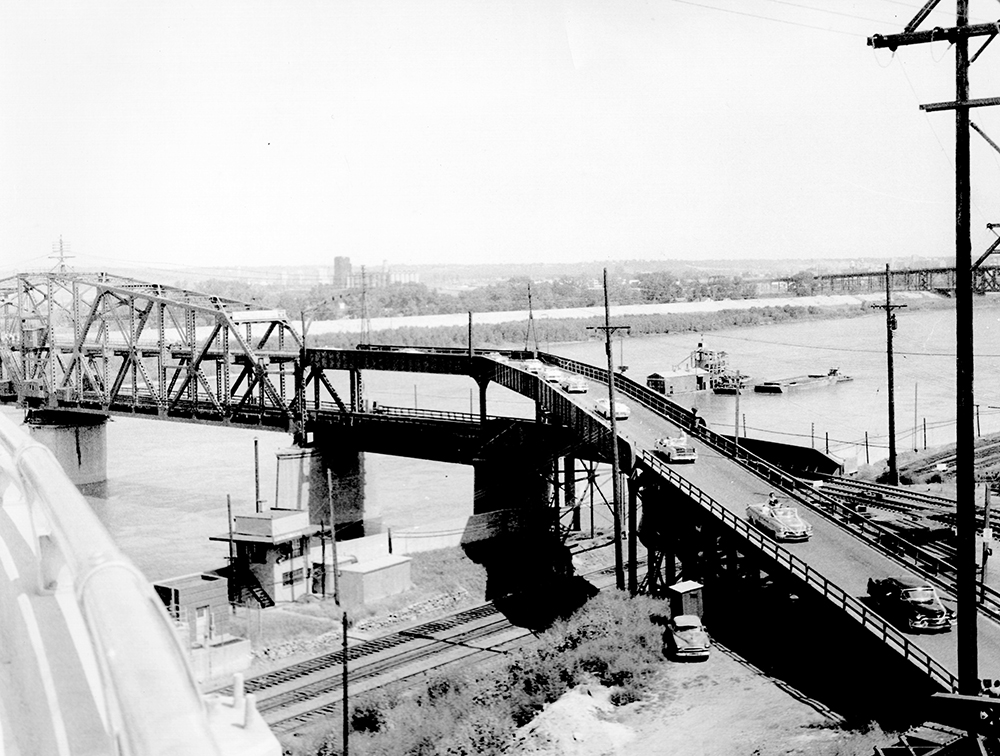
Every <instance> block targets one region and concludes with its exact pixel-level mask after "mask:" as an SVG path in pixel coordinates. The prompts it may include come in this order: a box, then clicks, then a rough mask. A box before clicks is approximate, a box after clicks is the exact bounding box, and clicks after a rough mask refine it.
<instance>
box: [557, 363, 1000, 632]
mask: <svg viewBox="0 0 1000 756" xmlns="http://www.w3.org/2000/svg"><path fill="white" fill-rule="evenodd" d="M543 357H544V359H545V360H546V361H547V362H551V363H553V364H556V365H559V366H560V367H562V368H564V369H566V370H572V371H575V372H578V373H581V374H582V375H585V376H586V377H588V378H591V379H593V380H597V381H601V382H603V383H607V380H608V371H607V370H606V369H602V368H598V367H594V366H593V365H588V364H586V363H584V362H579V361H577V360H570V359H567V358H565V357H560V356H558V355H554V354H545V355H543ZM615 388H616V389H617V390H618V391H620V392H621V393H622V395H624V396H627V397H629V398H630V399H632V400H634V401H637V402H639V403H640V404H642V405H643V406H644V407H646V408H647V409H649V410H652V411H653V412H656V413H657V414H658V415H660V416H661V417H664V418H666V419H667V420H670V421H671V422H673V423H675V424H677V425H679V426H680V427H682V428H685V429H686V430H687V432H688V434H689V435H690V436H692V437H694V438H698V439H699V440H701V441H702V442H704V443H706V444H708V445H709V446H710V447H712V448H714V449H715V450H716V451H718V452H719V453H721V454H723V455H725V456H727V457H730V458H732V459H734V460H736V461H737V462H738V463H740V465H742V466H743V467H744V468H746V469H747V470H750V471H751V472H753V473H754V474H755V475H757V476H758V477H760V478H761V479H763V480H765V481H766V482H767V483H768V484H769V485H771V486H774V487H775V488H778V489H780V490H783V491H785V492H787V493H789V494H792V495H793V496H795V497H796V498H797V499H798V500H799V501H802V502H803V503H804V504H806V505H807V506H809V507H810V508H812V509H813V510H814V511H816V512H818V513H819V514H821V515H823V516H825V517H827V518H829V519H831V520H834V521H836V522H837V523H838V524H839V525H841V526H846V527H848V528H849V529H850V530H851V531H852V532H854V533H855V534H856V535H858V536H859V537H861V538H862V539H863V540H865V542H867V543H869V544H870V545H872V546H873V547H875V548H877V549H878V550H880V551H882V552H884V553H886V554H888V555H889V556H891V557H892V558H894V559H896V560H897V561H901V562H904V563H905V564H906V565H907V566H909V567H911V568H912V569H913V570H914V571H916V572H918V573H920V574H922V575H923V576H924V577H927V578H930V579H936V580H937V581H939V582H940V583H941V584H942V585H944V586H946V587H948V588H950V589H952V590H954V587H955V584H956V581H957V570H956V568H955V566H954V565H953V564H952V563H950V562H948V561H947V560H945V559H942V558H941V557H938V556H936V555H934V554H930V553H928V552H927V551H925V550H923V549H921V548H920V547H919V546H917V545H916V544H913V543H910V542H908V541H906V540H905V539H903V538H901V537H900V536H899V535H898V534H897V533H895V532H893V531H892V530H891V529H890V528H887V527H886V526H884V525H882V524H881V523H878V522H874V521H872V520H868V519H865V518H864V517H861V516H860V515H858V513H857V512H855V511H854V510H853V509H851V508H850V507H849V506H847V505H845V504H842V503H841V502H839V501H837V500H836V499H833V498H832V497H830V496H828V495H826V494H824V493H822V492H821V491H817V490H816V489H815V488H814V487H813V486H811V485H810V484H809V483H807V482H805V481H803V480H801V479H799V478H796V477H795V476H793V475H789V474H788V473H786V472H785V471H784V470H781V469H779V468H777V467H775V466H774V465H772V464H771V463H770V462H767V461H766V460H764V459H762V458H761V457H759V456H757V455H756V454H753V453H752V452H750V451H749V450H747V449H746V448H744V447H742V446H740V445H739V444H738V443H737V442H736V441H734V439H732V438H728V437H726V436H723V435H721V434H719V433H716V432H715V431H713V430H711V429H709V428H707V427H705V426H702V425H696V424H695V423H694V422H693V421H694V418H695V415H694V413H692V412H691V411H690V410H688V409H686V408H684V407H681V406H680V405H679V404H677V403H676V402H674V401H672V400H671V399H669V398H667V397H665V396H663V395H662V394H658V393H657V392H655V391H653V390H652V389H650V388H648V387H647V386H643V385H642V384H640V383H637V382H636V381H634V380H632V379H631V378H627V377H625V376H623V375H619V374H616V375H615ZM978 588H979V597H980V611H981V612H982V613H983V614H986V615H987V616H989V617H991V618H992V619H994V620H997V621H1000V591H997V590H996V589H994V588H992V587H990V586H988V585H980V586H979V587H978Z"/></svg>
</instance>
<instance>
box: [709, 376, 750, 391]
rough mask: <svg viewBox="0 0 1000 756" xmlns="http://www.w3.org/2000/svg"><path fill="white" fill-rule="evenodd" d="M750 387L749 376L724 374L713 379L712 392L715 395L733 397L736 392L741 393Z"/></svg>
mask: <svg viewBox="0 0 1000 756" xmlns="http://www.w3.org/2000/svg"><path fill="white" fill-rule="evenodd" d="M749 385H750V376H748V375H743V374H742V373H740V372H738V371H737V372H726V373H722V374H721V375H719V376H717V377H716V378H715V381H714V382H713V384H712V391H713V393H716V394H724V395H726V396H735V395H736V393H737V392H738V391H742V390H743V389H745V388H747V387H748V386H749Z"/></svg>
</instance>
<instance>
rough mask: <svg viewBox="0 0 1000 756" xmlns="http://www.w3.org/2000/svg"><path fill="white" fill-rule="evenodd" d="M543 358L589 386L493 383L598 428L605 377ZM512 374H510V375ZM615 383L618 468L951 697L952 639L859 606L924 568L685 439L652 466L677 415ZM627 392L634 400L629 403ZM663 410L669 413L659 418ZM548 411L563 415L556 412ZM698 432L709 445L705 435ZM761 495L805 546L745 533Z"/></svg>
mask: <svg viewBox="0 0 1000 756" xmlns="http://www.w3.org/2000/svg"><path fill="white" fill-rule="evenodd" d="M543 357H544V358H545V360H546V361H547V362H550V363H552V364H556V365H558V366H559V367H560V368H561V369H563V370H570V371H574V372H579V373H581V374H582V375H584V376H585V377H586V378H587V379H588V383H589V390H588V392H587V393H586V394H578V393H573V394H569V393H566V392H565V391H563V390H561V389H560V388H558V387H556V386H554V385H552V384H546V383H545V382H544V381H542V379H541V378H540V377H539V376H536V375H529V374H528V373H527V372H526V371H524V370H523V369H520V368H518V367H517V364H518V363H514V365H513V366H512V365H510V364H506V363H505V364H504V367H505V368H506V370H505V371H500V372H498V373H497V374H496V375H495V377H494V379H495V380H497V381H498V382H500V383H502V384H504V385H507V386H508V387H509V388H515V390H519V391H520V392H521V393H524V394H526V395H532V396H534V398H536V400H537V401H539V402H543V403H545V404H546V405H548V406H549V407H556V406H559V405H562V404H564V403H569V404H572V405H574V406H575V407H577V408H579V409H581V410H583V412H584V414H586V415H588V416H589V417H590V418H592V419H593V420H594V421H596V422H599V423H601V424H602V425H605V426H607V425H608V423H607V421H605V420H604V419H603V418H601V417H599V416H598V415H597V414H596V412H595V411H594V405H595V402H596V401H597V400H598V399H601V398H606V396H607V385H606V383H604V382H602V381H600V380H597V378H600V377H603V376H606V373H605V372H604V371H601V370H600V369H596V368H593V367H592V366H585V365H581V364H580V363H575V362H572V361H569V360H564V359H562V358H559V357H558V356H556V355H543ZM376 362H377V360H376V361H374V362H373V363H372V364H369V365H368V366H367V367H368V368H370V369H371V368H374V369H378V367H377V366H376V364H375V363H376ZM387 364H388V363H387ZM390 369H391V368H390ZM514 372H516V373H517V374H519V375H518V376H516V377H515V376H514V375H513V373H514ZM532 384H533V385H532ZM616 385H618V386H619V388H625V391H624V392H623V393H624V396H623V395H621V394H620V395H619V401H625V402H626V403H627V404H628V405H629V407H630V409H631V416H630V418H629V419H627V420H621V421H619V422H618V423H617V427H618V432H619V436H620V437H621V439H622V440H623V441H624V442H625V443H624V444H621V443H620V444H619V447H620V448H624V449H626V452H627V457H626V465H627V464H628V458H631V459H632V460H634V461H635V463H636V464H637V465H638V466H640V467H642V468H644V469H647V470H650V471H652V472H654V473H657V474H659V475H661V476H663V477H665V478H666V479H667V480H668V481H669V482H670V483H671V484H672V485H674V486H675V487H677V488H679V489H681V490H682V491H683V492H685V493H688V495H689V496H691V497H692V498H693V499H694V500H695V501H696V502H697V503H701V504H702V505H703V506H705V507H706V508H708V509H710V510H711V511H713V513H714V514H715V516H716V517H717V518H719V519H720V520H722V521H723V522H724V523H725V524H726V525H727V527H729V528H730V529H731V530H733V531H734V533H735V534H736V535H737V536H740V537H742V538H744V539H745V540H746V541H747V544H748V545H749V546H750V547H752V548H755V549H758V550H760V551H762V552H764V554H765V555H767V556H770V557H772V558H774V559H775V561H777V562H778V564H779V565H780V566H781V567H782V568H783V569H785V570H786V571H789V572H791V573H792V574H793V575H794V576H796V577H799V578H803V579H805V580H806V581H807V582H808V583H809V585H811V587H813V588H814V589H817V590H819V591H820V593H822V594H823V595H825V596H826V597H827V598H828V599H830V600H831V601H833V602H834V603H835V604H837V605H838V606H840V607H841V608H842V609H844V610H845V611H847V612H848V613H849V614H850V615H851V616H852V617H854V618H855V619H856V620H858V621H860V622H861V623H862V625H863V626H865V627H866V628H868V629H869V630H870V631H871V632H873V633H875V634H876V635H877V636H878V637H880V638H881V639H882V640H883V641H885V642H886V643H887V644H888V645H890V646H891V647H893V648H894V649H895V650H897V651H899V652H900V653H902V654H903V655H904V656H906V657H907V658H908V659H910V661H911V662H913V663H914V664H916V665H917V666H919V667H921V668H923V669H924V671H926V672H928V674H929V675H930V676H931V677H932V678H933V679H935V680H936V681H937V682H938V683H939V684H941V685H942V687H944V688H945V689H950V690H952V691H957V651H956V645H955V644H956V638H957V634H956V633H955V632H950V633H939V634H909V633H907V634H903V633H901V632H899V631H898V630H897V629H895V628H894V627H893V626H891V625H888V624H887V623H885V622H883V621H882V620H881V619H880V618H879V617H878V616H877V614H876V613H874V612H872V611H871V609H870V608H869V607H867V604H866V603H865V601H864V598H865V597H866V594H867V581H868V578H869V577H884V576H887V575H899V574H905V573H908V572H914V571H924V572H926V570H920V569H915V565H913V564H912V563H909V564H908V563H906V562H901V561H899V560H896V559H893V558H891V557H890V556H889V555H887V554H886V553H884V552H883V551H881V550H879V549H877V548H874V547H873V545H872V543H871V542H870V540H865V538H864V537H863V536H862V535H860V534H859V533H858V532H856V531H854V530H851V529H849V528H848V527H846V526H845V523H844V522H842V521H841V520H840V519H839V518H838V517H836V516H835V514H834V513H831V512H829V511H826V510H827V508H825V507H821V508H814V507H813V502H814V501H815V500H813V501H810V498H811V497H810V496H808V495H803V493H802V492H803V490H811V488H810V487H808V486H804V485H802V484H801V482H797V483H799V487H798V489H797V490H796V489H795V488H794V487H790V486H789V485H788V479H787V476H786V477H785V479H782V478H781V477H778V478H774V476H773V474H772V473H774V472H776V471H774V470H773V469H772V470H770V471H765V474H766V475H767V477H768V478H769V479H765V478H762V477H761V476H760V475H759V474H757V473H755V472H754V471H753V470H752V469H750V466H748V465H747V464H745V463H744V464H741V463H740V462H739V461H737V460H734V459H733V457H732V456H730V455H729V454H727V453H724V451H723V450H721V449H720V448H718V447H717V445H716V444H715V443H710V442H706V441H705V440H704V439H699V438H695V439H693V440H694V443H695V446H696V447H697V449H698V455H699V456H698V461H697V462H696V463H695V464H693V465H688V464H685V465H670V466H667V465H665V464H661V463H660V462H659V461H658V460H657V459H656V458H655V457H654V456H653V455H652V454H651V450H652V449H653V446H654V443H655V441H656V439H657V438H659V437H662V436H666V435H676V433H677V432H678V430H679V429H680V428H681V425H682V424H683V422H684V421H683V418H684V415H683V413H678V412H677V411H676V409H677V405H673V403H672V402H670V401H669V400H665V399H663V400H661V404H662V406H661V407H659V408H656V409H654V408H653V406H650V405H651V404H653V402H650V401H649V399H648V398H647V397H646V396H644V394H643V393H642V392H645V394H650V393H651V392H648V390H645V387H638V386H637V384H635V383H634V382H632V381H628V380H627V379H624V377H622V376H616ZM639 389H641V390H642V392H640V391H639ZM629 393H632V394H635V396H633V397H632V398H629ZM637 399H638V400H637ZM671 405H672V407H671ZM664 408H666V409H668V410H671V411H668V412H665V411H664ZM658 410H659V411H658ZM556 414H563V415H565V412H562V413H556ZM670 414H673V415H674V417H672V418H671V419H668V418H667V417H665V415H670ZM696 433H697V432H696ZM702 435H705V436H706V438H710V437H711V436H714V435H715V434H711V433H706V434H702ZM716 440H717V439H716ZM758 469H760V466H758ZM779 476H780V474H779ZM771 492H776V493H778V495H779V497H780V498H784V499H786V500H791V503H794V504H796V505H797V506H798V507H799V509H800V512H801V513H802V514H803V515H804V517H805V518H806V519H807V521H808V522H809V523H810V524H811V525H812V526H813V537H812V538H811V539H810V540H809V541H807V542H804V543H790V544H780V545H779V544H775V543H774V542H773V541H771V540H770V539H768V538H766V537H765V536H763V535H762V534H761V533H760V532H759V531H757V530H756V529H753V528H749V526H748V524H747V522H746V517H745V509H746V506H747V505H748V504H752V503H756V502H760V501H763V500H764V499H766V498H767V495H768V494H769V493H771ZM871 527H876V526H871ZM870 535H871V534H870V533H869V536H870ZM911 562H912V560H911ZM925 566H926V565H925ZM934 571H936V570H935V569H931V570H930V572H932V573H933V572H934ZM946 578H947V576H946V575H941V576H939V579H938V580H936V581H935V582H938V584H939V590H940V592H941V595H942V598H943V599H944V601H945V603H946V604H951V605H952V606H954V601H955V599H954V593H953V591H951V590H949V589H948V588H947V586H948V585H949V583H948V581H947V579H946ZM993 602H994V603H993V606H994V610H993V611H992V613H993V614H994V616H1000V613H998V612H997V611H996V606H997V602H996V601H995V599H993ZM978 630H979V668H980V671H981V672H980V677H991V678H1000V622H998V621H997V620H996V619H993V618H991V617H989V616H986V615H985V614H984V613H980V615H979V619H978ZM927 657H929V658H927Z"/></svg>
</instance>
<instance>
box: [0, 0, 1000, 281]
mask: <svg viewBox="0 0 1000 756" xmlns="http://www.w3.org/2000/svg"><path fill="white" fill-rule="evenodd" d="M922 5H923V2H922V1H921V0H912V2H911V1H909V0H907V1H906V2H904V0H872V1H870V2H864V3H862V2H860V0H848V1H847V2H843V3H839V4H837V7H836V9H832V8H831V9H821V8H806V7H804V6H801V5H797V4H794V3H787V2H779V1H778V0H741V1H740V2H739V3H737V2H735V0H699V1H698V2H688V1H687V0H662V2H660V3H657V4H649V3H645V2H639V1H638V0H625V2H622V3H615V4H613V5H601V4H596V3H593V2H590V1H589V0H565V1H564V0H560V2H553V1H548V2H547V1H545V0H542V1H541V2H529V1H528V0H508V2H503V3H490V4H481V3H471V4H469V3H459V2H456V1H455V0H429V1H428V2H426V3H405V2H402V1H401V0H384V1H383V2H375V3H372V2H361V1H360V0H359V1H356V2H352V1H350V0H348V1H347V2H343V3H336V4H329V3H320V2H318V1H316V0H311V1H307V2H303V3H296V4H294V5H289V4H287V3H277V2H274V1H273V0H262V1H261V2H259V3H254V4H250V5H247V4H245V3H237V2H235V0H220V1H219V2H216V3H210V4H203V3H194V2H183V1H182V2H178V3H171V4H170V5H168V6H136V5H134V4H126V3H124V2H122V1H121V0H105V1H104V2H99V3H94V4H84V5H80V4H75V3H69V2H65V0H55V2H53V3H46V4H37V3H21V4H13V3H8V4H5V5H4V6H3V8H2V9H0V96H2V98H3V101H4V103H5V107H4V108H3V109H2V111H0V146H2V149H0V201H2V203H3V207H4V212H3V213H0V250H2V255H0V265H2V267H3V269H4V271H5V272H10V271H12V270H16V269H21V268H27V267H31V268H34V269H38V268H43V267H45V266H46V265H53V264H54V263H51V262H50V261H49V259H48V258H49V257H50V255H51V249H52V245H53V244H54V243H56V242H57V241H58V239H59V237H60V236H62V237H64V238H65V239H66V240H67V241H68V243H69V245H70V247H69V248H70V252H71V254H72V255H73V256H74V257H73V259H72V261H71V264H76V265H79V266H81V267H85V268H88V269H94V268H112V267H129V266H131V267H140V266H142V267H150V268H159V269H163V270H175V271H180V272H186V271H188V270H191V269H193V268H204V267H214V266H219V267H229V268H231V267H235V266H240V265H246V266H265V265H279V264H280V265H316V264H327V263H328V262H329V261H330V260H332V259H333V258H334V257H337V256H346V257H350V258H351V259H352V260H353V261H354V265H355V266H358V265H362V264H364V265H369V266H381V265H382V263H383V261H385V262H386V263H387V264H388V265H389V266H406V265H420V264H456V265H460V264H468V263H472V262H482V263H501V262H507V263H516V264H528V263H531V262H551V263H565V264H570V263H574V262H584V261H614V260H636V259H649V260H654V261H656V260H660V261H662V260H703V261H705V260H714V259H734V258H736V259H739V258H747V259H769V260H777V259H821V258H844V259H850V258H860V257H864V258H871V257H885V258H898V257H904V256H906V255H910V254H913V255H917V256H921V257H940V256H944V257H947V256H949V255H951V254H952V253H953V247H954V241H953V235H954V230H953V229H954V209H953V204H954V200H953V195H954V190H953V182H954V177H953V172H954V168H953V150H954V144H953V142H954V135H953V127H952V121H951V120H950V118H949V116H948V115H947V114H940V113H937V114H935V113H930V114H928V113H923V112H921V111H920V110H919V107H918V106H919V105H920V104H921V103H927V102H936V101H946V100H949V99H952V98H953V96H954V92H953V89H954V58H953V50H951V49H949V47H948V45H947V43H946V42H941V43H939V44H933V45H926V46H922V47H921V48H919V49H915V48H904V49H900V50H899V51H898V52H897V53H895V55H893V54H891V53H890V52H888V51H886V50H880V51H875V50H872V49H871V48H869V47H867V45H866V37H868V36H870V35H871V34H874V33H882V34H888V33H893V32H897V31H899V30H901V29H902V28H903V26H904V25H905V24H906V22H907V21H909V20H910V18H912V17H913V16H914V15H915V14H916V12H917V11H918V10H919V9H920V7H921V6H922ZM971 15H972V18H973V21H974V22H981V21H989V20H991V19H993V18H994V17H995V16H996V15H997V14H996V3H995V2H988V1H987V0H972V3H971ZM953 22H954V5H953V4H949V3H942V4H940V6H939V7H938V8H937V9H936V10H935V11H934V12H933V13H932V14H931V16H930V17H929V18H928V19H927V21H925V22H924V26H925V27H926V28H931V27H933V26H935V25H940V26H949V25H951V24H953ZM998 54H1000V50H994V49H993V47H989V48H987V49H986V50H985V51H984V52H983V55H982V57H981V59H979V60H978V61H977V63H976V64H975V65H974V67H973V88H972V96H973V97H985V96H995V95H997V94H998V93H1000V76H998V75H997V71H998V70H1000V67H998V66H996V65H995V62H994V61H995V59H994V58H992V57H991V56H995V55H998ZM993 110H995V109H990V108H982V109H978V110H977V111H976V114H975V120H976V123H977V124H978V125H979V126H980V127H981V128H982V129H983V130H984V132H985V133H987V134H989V135H990V136H991V137H992V139H993V140H994V141H1000V114H994V113H993V112H992V111H993ZM972 155H973V167H974V174H973V219H972V225H973V248H974V250H975V251H977V252H979V251H981V250H984V249H985V248H986V247H987V246H988V245H989V244H990V243H991V242H992V241H993V240H994V239H995V236H994V234H993V233H992V232H991V231H988V230H987V229H986V224H987V223H992V222H996V221H997V220H1000V219H998V218H997V217H996V214H995V212H994V210H993V208H992V204H991V202H990V200H991V198H992V197H994V196H997V194H998V190H1000V159H998V156H997V153H996V152H994V151H993V149H992V148H991V147H990V146H989V145H988V143H987V142H986V141H985V140H983V139H981V138H980V137H979V136H978V135H975V134H974V135H973V139H972Z"/></svg>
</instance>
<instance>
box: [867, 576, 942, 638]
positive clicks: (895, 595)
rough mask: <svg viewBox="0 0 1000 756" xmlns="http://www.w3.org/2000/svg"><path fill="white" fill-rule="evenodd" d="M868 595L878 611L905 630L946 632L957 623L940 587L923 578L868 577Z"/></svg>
mask: <svg viewBox="0 0 1000 756" xmlns="http://www.w3.org/2000/svg"><path fill="white" fill-rule="evenodd" d="M868 595H869V596H871V601H872V604H874V605H875V608H876V610H877V611H879V612H880V613H881V614H883V615H885V617H886V619H888V620H890V621H892V622H894V623H895V624H897V625H899V626H901V627H902V628H903V629H904V630H910V631H911V632H918V631H920V630H924V631H927V632H942V633H946V632H948V631H949V630H951V627H952V625H954V624H955V613H954V612H953V611H952V610H950V609H946V608H945V606H944V604H942V603H941V599H940V598H939V597H938V594H937V590H935V588H934V586H933V585H931V584H930V583H929V582H928V581H926V580H924V579H923V578H919V577H914V576H913V575H903V576H896V577H887V578H881V579H878V578H868Z"/></svg>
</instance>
